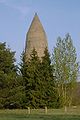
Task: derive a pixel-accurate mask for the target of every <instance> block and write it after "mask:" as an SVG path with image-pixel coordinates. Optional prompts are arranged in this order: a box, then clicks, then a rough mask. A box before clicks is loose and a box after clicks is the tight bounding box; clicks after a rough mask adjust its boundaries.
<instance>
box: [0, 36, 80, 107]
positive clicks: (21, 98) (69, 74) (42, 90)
mask: <svg viewBox="0 0 80 120" xmlns="http://www.w3.org/2000/svg"><path fill="white" fill-rule="evenodd" d="M14 55H15V52H12V51H11V49H10V48H7V47H6V43H0V108H9V109H13V108H27V107H30V108H44V107H45V106H47V107H48V108H60V107H64V106H70V105H78V104H80V102H79V100H78V98H76V97H75V99H74V92H75V89H76V85H77V76H78V72H79V63H78V62H77V54H76V49H75V47H74V46H73V43H72V39H71V36H70V35H69V34H67V35H66V36H65V38H64V39H62V38H60V37H58V39H57V43H56V46H55V47H54V51H53V53H52V56H51V57H50V54H49V52H48V49H47V48H45V51H44V56H43V57H42V59H41V60H40V59H39V57H38V55H37V51H36V50H35V49H33V51H32V53H31V56H30V59H28V60H27V61H26V60H25V51H24V52H23V53H22V55H21V62H20V64H19V65H15V61H16V60H15V57H14ZM79 97H80V96H79ZM75 100H77V101H76V102H75Z"/></svg>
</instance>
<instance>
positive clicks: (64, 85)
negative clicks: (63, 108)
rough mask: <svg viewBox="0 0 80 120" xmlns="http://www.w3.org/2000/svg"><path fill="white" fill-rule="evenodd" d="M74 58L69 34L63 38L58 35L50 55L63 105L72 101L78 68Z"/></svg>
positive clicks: (73, 49) (74, 53) (74, 54)
mask: <svg viewBox="0 0 80 120" xmlns="http://www.w3.org/2000/svg"><path fill="white" fill-rule="evenodd" d="M76 59H77V55H76V50H75V48H74V46H73V43H72V39H71V37H70V35H69V34H67V35H66V37H65V38H64V39H63V40H62V39H61V38H60V37H59V38H58V39H57V44H56V47H55V48H54V53H53V55H52V64H53V71H54V76H55V80H56V82H55V83H56V87H57V90H58V93H59V96H60V97H61V99H62V100H61V101H62V104H63V105H67V104H71V101H72V94H73V89H74V87H75V83H76V80H77V75H78V68H79V65H78V63H77V61H76ZM68 102H69V103H68Z"/></svg>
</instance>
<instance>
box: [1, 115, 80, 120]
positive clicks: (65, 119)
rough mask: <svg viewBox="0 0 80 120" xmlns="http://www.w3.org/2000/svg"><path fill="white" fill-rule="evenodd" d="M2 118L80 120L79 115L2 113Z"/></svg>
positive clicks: (7, 119)
mask: <svg viewBox="0 0 80 120" xmlns="http://www.w3.org/2000/svg"><path fill="white" fill-rule="evenodd" d="M0 120H80V116H79V115H15V114H14V115H13V114H12V115H11V114H10V115H9V114H8V115H0Z"/></svg>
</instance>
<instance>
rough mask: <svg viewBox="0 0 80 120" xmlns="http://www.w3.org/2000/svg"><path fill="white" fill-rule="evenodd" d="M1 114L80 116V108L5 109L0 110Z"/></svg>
mask: <svg viewBox="0 0 80 120" xmlns="http://www.w3.org/2000/svg"><path fill="white" fill-rule="evenodd" d="M0 113H1V114H2V113H4V114H24V115H26V114H42V115H44V114H45V115H64V114H67V115H68V114H69V115H80V106H78V107H77V106H73V107H67V108H66V111H65V108H62V109H48V108H47V107H45V108H44V109H30V107H28V109H12V110H10V109H4V110H0Z"/></svg>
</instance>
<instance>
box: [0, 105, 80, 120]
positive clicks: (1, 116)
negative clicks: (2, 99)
mask: <svg viewBox="0 0 80 120" xmlns="http://www.w3.org/2000/svg"><path fill="white" fill-rule="evenodd" d="M0 120H80V107H79V108H70V109H68V110H67V112H64V109H49V110H48V113H47V114H45V110H44V109H32V110H31V114H28V111H27V110H24V109H23V110H18V109H17V110H0Z"/></svg>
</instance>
